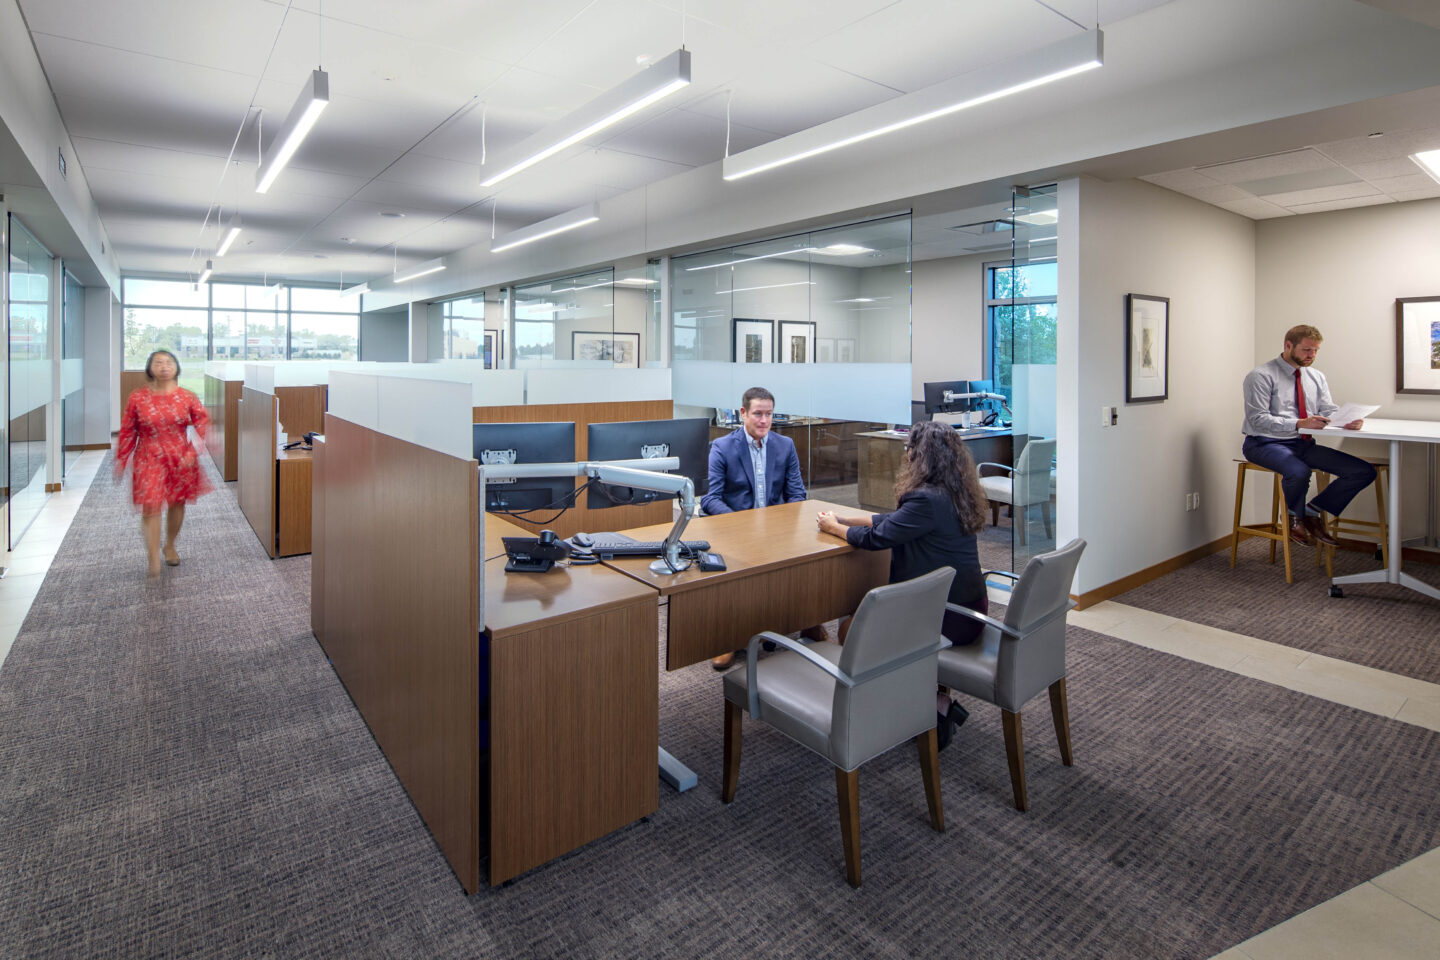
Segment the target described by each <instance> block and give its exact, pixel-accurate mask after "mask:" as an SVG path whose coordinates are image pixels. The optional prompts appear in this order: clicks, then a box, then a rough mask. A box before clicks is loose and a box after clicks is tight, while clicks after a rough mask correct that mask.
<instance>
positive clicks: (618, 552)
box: [590, 540, 710, 559]
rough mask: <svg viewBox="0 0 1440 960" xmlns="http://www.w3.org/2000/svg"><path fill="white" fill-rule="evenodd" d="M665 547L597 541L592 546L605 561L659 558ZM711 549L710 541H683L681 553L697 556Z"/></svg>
mask: <svg viewBox="0 0 1440 960" xmlns="http://www.w3.org/2000/svg"><path fill="white" fill-rule="evenodd" d="M664 546H665V544H664V541H661V540H655V541H645V542H642V541H639V540H631V541H629V542H619V541H604V540H596V541H595V542H594V543H593V544H591V546H590V550H591V552H593V553H594V554H595V556H597V557H600V558H601V559H605V558H608V557H658V556H660V552H661V549H662V548H663V547H664ZM709 549H710V541H708V540H681V541H680V551H681V552H682V553H689V554H696V553H701V552H703V551H705V550H709Z"/></svg>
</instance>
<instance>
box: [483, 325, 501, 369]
mask: <svg viewBox="0 0 1440 960" xmlns="http://www.w3.org/2000/svg"><path fill="white" fill-rule="evenodd" d="M498 334H499V331H498V330H486V331H485V344H484V346H483V348H482V349H481V351H480V356H481V357H483V358H484V360H485V369H486V370H494V369H495V367H496V366H497V365H498V363H499V360H500V354H499V352H498V349H499V337H498Z"/></svg>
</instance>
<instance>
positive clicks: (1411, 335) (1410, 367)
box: [1395, 297, 1440, 394]
mask: <svg viewBox="0 0 1440 960" xmlns="http://www.w3.org/2000/svg"><path fill="white" fill-rule="evenodd" d="M1395 392H1396V393H1432V394H1440V297H1404V298H1401V299H1399V300H1396V301H1395Z"/></svg>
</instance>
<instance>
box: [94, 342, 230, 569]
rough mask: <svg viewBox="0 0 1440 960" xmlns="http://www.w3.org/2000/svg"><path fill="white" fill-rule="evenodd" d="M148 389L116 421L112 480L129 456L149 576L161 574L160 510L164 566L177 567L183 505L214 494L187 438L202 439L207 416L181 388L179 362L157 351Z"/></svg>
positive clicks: (138, 392)
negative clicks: (117, 440) (190, 431)
mask: <svg viewBox="0 0 1440 960" xmlns="http://www.w3.org/2000/svg"><path fill="white" fill-rule="evenodd" d="M145 378H146V379H147V380H149V381H150V386H149V387H148V388H145V387H142V388H140V389H138V390H135V391H134V392H133V393H131V394H130V399H128V400H127V401H126V402H125V413H124V414H123V415H122V416H121V417H120V446H119V450H118V451H117V452H116V454H115V476H116V478H117V479H118V478H120V477H121V476H123V475H124V473H125V464H126V462H127V461H128V460H129V459H130V457H131V455H132V454H133V455H134V458H135V470H134V478H133V482H132V484H131V486H132V489H133V493H134V497H135V503H136V505H137V506H139V507H140V529H141V530H142V531H143V532H144V534H145V553H146V554H147V556H148V557H149V559H150V566H149V570H148V573H149V575H150V576H152V577H155V576H159V574H160V509H161V507H166V508H167V509H166V512H165V533H166V536H165V562H166V563H167V564H169V565H170V566H172V567H175V566H179V564H180V554H178V553H176V552H175V538H176V537H177V536H179V534H180V525H181V524H183V523H184V522H185V504H187V503H194V502H195V500H196V498H198V497H199V496H200V495H201V494H202V493H209V492H210V491H211V489H213V488H212V487H211V485H210V481H209V480H208V479H207V478H206V477H205V471H204V470H203V469H202V468H201V466H200V456H199V454H197V453H196V451H195V447H194V445H193V444H191V443H190V439H189V438H188V437H187V436H186V433H185V428H186V427H192V426H193V427H194V428H195V432H196V433H197V434H199V435H200V436H201V437H203V436H204V435H205V428H206V427H207V426H208V425H209V423H210V415H209V414H208V413H206V412H205V407H204V406H203V405H202V404H201V403H200V401H199V399H197V398H196V396H195V394H193V393H191V392H190V391H189V390H186V389H184V388H183V387H181V386H180V382H179V380H180V361H178V360H176V359H175V354H173V353H171V352H170V351H169V350H156V351H155V352H154V353H152V354H150V359H149V360H147V361H146V362H145Z"/></svg>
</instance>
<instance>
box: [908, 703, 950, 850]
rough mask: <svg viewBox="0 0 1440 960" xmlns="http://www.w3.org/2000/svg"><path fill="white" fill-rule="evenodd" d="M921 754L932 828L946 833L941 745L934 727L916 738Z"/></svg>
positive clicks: (921, 769)
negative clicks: (941, 777)
mask: <svg viewBox="0 0 1440 960" xmlns="http://www.w3.org/2000/svg"><path fill="white" fill-rule="evenodd" d="M915 746H916V748H917V749H918V750H919V752H920V776H921V777H922V778H923V779H924V781H925V803H926V804H927V805H928V806H929V807H930V826H931V827H933V828H934V829H935V830H936V832H938V833H944V832H945V808H944V807H943V806H941V804H940V745H939V740H938V739H937V738H936V736H935V730H934V728H933V727H932V728H931V729H929V730H926V731H925V732H924V733H922V734H920V736H918V737H916V738H915Z"/></svg>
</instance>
